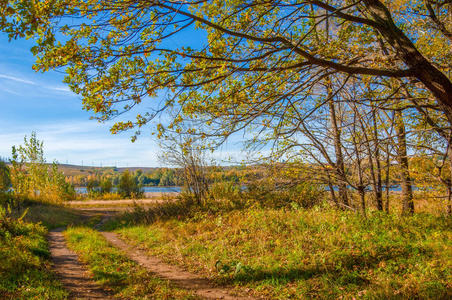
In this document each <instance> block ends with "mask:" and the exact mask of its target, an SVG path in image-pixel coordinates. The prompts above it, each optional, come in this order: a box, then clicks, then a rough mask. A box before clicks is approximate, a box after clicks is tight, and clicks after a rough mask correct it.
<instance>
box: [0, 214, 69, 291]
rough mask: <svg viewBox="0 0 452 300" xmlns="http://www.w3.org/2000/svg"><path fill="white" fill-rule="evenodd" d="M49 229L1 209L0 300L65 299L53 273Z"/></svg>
mask: <svg viewBox="0 0 452 300" xmlns="http://www.w3.org/2000/svg"><path fill="white" fill-rule="evenodd" d="M46 234H47V229H46V228H44V227H43V226H42V225H39V224H32V223H26V222H24V221H22V220H17V219H14V218H11V217H10V216H9V215H8V213H7V212H6V211H5V210H4V209H3V208H1V207H0V299H66V298H67V296H68V292H67V291H65V290H64V289H63V288H62V286H61V284H60V283H59V281H58V280H57V279H56V276H55V274H54V273H53V271H52V270H51V269H50V264H49V261H48V258H49V256H50V252H49V250H48V244H47V240H46Z"/></svg>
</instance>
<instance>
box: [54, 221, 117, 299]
mask: <svg viewBox="0 0 452 300" xmlns="http://www.w3.org/2000/svg"><path fill="white" fill-rule="evenodd" d="M61 231H62V230H61V229H55V230H52V231H50V232H49V236H48V239H49V244H50V245H49V246H50V252H51V254H52V259H51V261H52V263H53V268H54V269H55V270H56V272H57V273H58V276H59V278H60V280H61V283H62V284H63V286H64V287H65V288H67V289H68V290H69V291H70V292H71V294H70V299H114V298H113V297H112V296H111V295H110V294H109V293H108V292H107V291H105V290H103V289H102V288H100V287H99V286H97V285H96V284H95V283H94V282H93V281H92V280H90V279H88V278H87V277H86V269H85V268H83V266H82V265H81V264H80V263H79V261H78V258H77V255H76V254H75V253H74V252H72V251H71V250H69V249H68V248H67V247H66V242H65V241H64V237H63V234H62V233H61Z"/></svg>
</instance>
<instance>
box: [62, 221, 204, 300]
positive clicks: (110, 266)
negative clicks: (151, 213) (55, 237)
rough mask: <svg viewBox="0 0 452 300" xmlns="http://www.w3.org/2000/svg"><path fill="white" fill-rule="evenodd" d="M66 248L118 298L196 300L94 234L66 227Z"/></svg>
mask: <svg viewBox="0 0 452 300" xmlns="http://www.w3.org/2000/svg"><path fill="white" fill-rule="evenodd" d="M64 235H65V238H66V241H67V243H68V246H69V248H71V249H72V250H74V251H75V252H76V253H77V254H78V255H79V257H80V259H81V260H82V262H83V263H84V264H86V265H87V267H88V269H89V271H90V272H91V274H92V277H93V279H94V280H95V281H96V282H97V283H99V284H100V285H102V286H103V287H104V288H106V289H108V290H111V291H113V293H114V294H115V296H116V297H120V298H121V299H199V298H198V297H196V296H194V295H193V294H192V293H191V292H189V291H186V290H183V289H179V288H176V287H174V286H173V285H171V284H169V282H168V281H166V280H162V279H159V278H157V277H156V276H153V275H151V274H150V273H149V272H148V271H146V270H145V269H144V268H142V267H140V266H139V265H138V264H137V263H136V262H134V261H132V260H130V259H128V258H127V256H126V255H125V254H124V253H123V252H121V251H120V250H118V249H116V248H115V247H113V246H111V245H109V243H108V242H107V241H106V240H105V238H104V237H103V236H102V235H101V234H100V233H98V232H97V231H95V230H93V229H91V228H88V227H69V228H68V229H67V230H66V231H65V232H64Z"/></svg>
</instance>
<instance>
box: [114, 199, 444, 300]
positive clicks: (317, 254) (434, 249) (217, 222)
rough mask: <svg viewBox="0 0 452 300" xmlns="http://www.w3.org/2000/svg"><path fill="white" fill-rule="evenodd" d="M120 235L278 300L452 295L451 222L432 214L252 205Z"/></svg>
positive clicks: (158, 222)
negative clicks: (365, 214) (364, 214)
mask: <svg viewBox="0 0 452 300" xmlns="http://www.w3.org/2000/svg"><path fill="white" fill-rule="evenodd" d="M116 224H117V225H118V226H125V225H124V224H121V221H120V220H118V221H117V223H116ZM118 232H119V233H120V234H121V235H122V236H124V237H125V238H127V239H128V240H129V241H130V242H131V243H133V244H136V245H139V246H140V247H145V248H147V249H148V251H149V252H150V253H151V254H154V255H158V256H161V257H163V258H164V259H166V260H167V261H169V262H172V263H177V264H181V265H184V266H185V267H187V268H188V269H190V270H192V271H196V272H201V273H203V274H204V275H205V276H206V277H209V278H212V279H214V280H215V281H216V282H217V283H219V284H232V285H238V286H243V287H246V288H251V289H253V290H254V291H255V292H256V293H257V294H258V295H261V296H265V297H270V298H272V299H308V298H312V297H318V298H322V299H336V298H339V297H345V298H350V299H351V298H353V297H355V298H366V299H413V298H414V299H416V298H420V299H447V298H452V284H451V282H452V259H451V258H452V223H451V220H450V219H448V218H444V217H438V216H433V215H429V214H418V215H415V216H413V217H407V218H402V217H400V216H398V215H395V214H390V215H387V214H383V213H377V212H376V213H372V214H371V215H370V216H369V218H368V219H364V218H363V217H361V216H358V215H355V214H353V213H351V212H344V211H337V210H332V209H327V208H319V207H317V208H316V209H312V210H304V209H266V208H248V209H245V210H242V211H240V210H238V211H229V212H224V213H217V214H215V215H212V214H209V213H208V212H206V213H204V214H202V215H197V216H195V217H191V218H188V219H184V218H177V217H175V218H172V219H164V220H156V221H155V222H154V223H152V224H151V225H139V226H132V227H127V226H125V227H123V228H122V229H118Z"/></svg>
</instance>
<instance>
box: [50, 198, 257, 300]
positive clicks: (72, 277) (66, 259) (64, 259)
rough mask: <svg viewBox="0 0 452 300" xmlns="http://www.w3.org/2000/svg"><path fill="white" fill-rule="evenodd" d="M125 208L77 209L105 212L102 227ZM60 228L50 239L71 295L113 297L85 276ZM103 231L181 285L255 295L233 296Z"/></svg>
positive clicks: (218, 293) (215, 293)
mask: <svg viewBox="0 0 452 300" xmlns="http://www.w3.org/2000/svg"><path fill="white" fill-rule="evenodd" d="M90 202H92V201H90ZM123 208H124V207H121V209H118V207H116V208H115V207H102V208H100V209H99V208H96V207H91V208H88V207H83V208H82V207H78V208H76V209H77V210H80V211H83V214H84V218H87V217H89V216H90V212H92V213H99V212H100V213H102V215H103V216H102V221H101V222H100V223H99V224H98V225H96V226H95V228H99V226H100V225H102V223H104V222H105V221H107V220H108V219H109V218H111V217H113V216H114V215H115V214H116V213H118V212H119V211H120V210H123ZM87 213H88V214H87ZM61 231H62V229H57V230H52V231H51V232H49V236H48V239H49V244H50V251H51V253H52V263H53V267H54V269H55V270H56V271H57V273H58V274H59V277H60V279H61V282H62V284H63V285H64V286H65V287H66V288H67V289H68V290H69V291H71V298H70V299H114V298H113V297H112V296H111V295H110V294H109V293H108V292H106V291H105V290H103V289H102V288H100V287H98V286H96V284H95V283H94V282H93V281H92V280H90V279H88V278H87V277H86V274H87V271H86V269H84V267H83V266H82V265H81V264H80V263H79V261H78V259H77V255H76V254H75V253H74V252H72V251H71V250H69V249H68V248H67V246H66V242H65V240H64V237H63V234H62V233H61ZM101 233H102V235H103V236H104V237H105V238H106V239H107V240H108V241H109V242H110V243H111V244H112V245H113V246H115V247H117V248H119V249H121V250H123V251H124V252H125V253H126V254H127V255H128V256H129V257H130V258H131V259H132V260H134V261H136V262H138V263H139V264H140V265H142V266H143V267H145V268H147V269H148V270H149V271H150V272H152V273H154V274H157V275H158V276H160V277H162V278H164V279H168V280H169V281H171V282H173V283H175V284H176V285H178V286H179V287H181V288H185V289H189V290H192V291H194V292H195V293H196V294H198V295H199V296H201V297H204V298H206V299H224V300H250V299H253V298H252V297H241V296H232V295H230V292H231V290H229V289H226V288H216V287H213V286H212V285H211V284H210V282H209V281H208V280H207V279H203V278H201V277H199V276H197V275H194V274H192V273H189V272H187V271H185V270H182V269H181V268H179V267H177V266H172V265H168V264H166V263H164V262H163V261H162V260H161V259H159V258H156V257H151V256H148V255H147V254H146V253H145V252H144V251H140V250H138V249H136V248H134V247H132V246H130V245H128V244H126V243H124V242H123V241H122V240H121V239H120V238H119V237H118V236H117V235H116V234H115V233H112V232H101Z"/></svg>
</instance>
